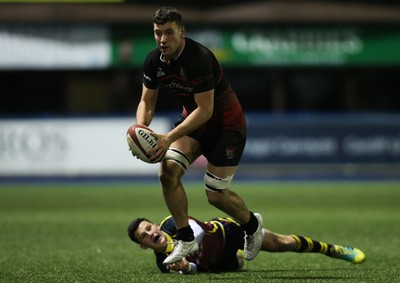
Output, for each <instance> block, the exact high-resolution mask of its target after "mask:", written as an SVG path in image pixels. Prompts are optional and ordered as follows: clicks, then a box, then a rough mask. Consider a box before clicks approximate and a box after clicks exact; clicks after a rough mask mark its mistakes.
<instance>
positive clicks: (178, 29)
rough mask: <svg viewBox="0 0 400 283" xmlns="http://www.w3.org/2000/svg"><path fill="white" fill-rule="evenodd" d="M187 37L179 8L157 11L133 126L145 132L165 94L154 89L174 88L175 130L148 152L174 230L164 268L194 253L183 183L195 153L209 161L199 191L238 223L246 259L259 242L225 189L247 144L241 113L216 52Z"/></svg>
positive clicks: (256, 229)
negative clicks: (177, 103)
mask: <svg viewBox="0 0 400 283" xmlns="http://www.w3.org/2000/svg"><path fill="white" fill-rule="evenodd" d="M185 31H186V28H185V26H184V25H183V22H182V16H181V14H180V13H179V11H178V10H176V9H174V8H170V7H163V8H160V9H159V10H157V11H156V12H155V15H154V17H153V32H154V38H155V41H156V44H157V47H156V48H155V49H153V50H152V51H150V52H149V54H148V55H147V57H146V59H145V61H144V66H143V86H142V87H143V89H142V96H141V100H140V102H139V105H138V108H137V111H136V124H141V125H145V126H149V125H150V123H151V121H152V119H153V117H154V114H155V108H156V102H157V96H158V95H163V94H162V93H160V94H159V93H158V92H159V85H160V84H163V85H164V86H166V87H167V88H169V89H170V90H172V92H173V93H175V94H176V96H177V97H178V99H179V101H180V103H181V105H182V113H181V116H180V118H179V120H178V122H177V123H176V124H175V125H174V127H173V129H172V130H171V131H169V132H168V133H165V134H160V133H154V136H155V137H156V138H157V145H156V146H155V147H154V148H153V149H151V150H150V151H149V152H148V153H149V154H150V155H152V158H151V161H152V162H154V163H156V162H161V166H160V170H159V180H160V183H161V187H162V191H163V196H164V199H165V202H166V205H167V207H168V209H169V211H170V213H171V215H172V217H173V219H174V222H175V225H176V228H177V229H178V231H177V236H176V243H175V245H174V249H173V251H172V252H171V253H170V254H169V256H168V257H167V258H166V259H165V260H164V262H163V263H164V264H165V265H168V264H173V263H175V262H179V261H181V260H182V258H183V257H185V256H187V255H189V254H192V253H194V252H196V251H197V250H198V243H197V242H196V241H195V238H194V234H193V230H192V228H191V227H190V225H189V217H188V200H187V197H186V194H185V190H184V187H183V184H182V181H181V178H182V176H183V175H184V174H185V170H186V169H187V167H188V166H189V165H190V164H191V163H193V162H194V161H195V160H196V159H197V158H198V157H199V156H201V155H203V156H204V157H205V158H206V159H207V169H206V172H205V175H204V185H205V191H206V194H207V198H208V202H209V203H210V204H212V205H213V206H215V207H216V208H218V209H220V210H221V211H223V212H225V213H226V214H228V215H230V216H231V217H233V218H235V219H236V220H237V221H238V222H239V223H240V225H241V227H242V228H243V230H244V231H245V236H244V240H245V245H244V255H245V258H246V259H247V260H252V259H253V258H255V257H256V255H257V254H258V252H259V250H260V247H261V243H262V228H263V227H262V217H261V215H259V214H257V217H256V216H255V215H254V213H253V212H251V211H249V209H248V208H247V206H246V204H245V202H244V200H243V199H242V198H241V197H240V196H239V195H237V194H236V193H235V192H233V191H232V190H230V184H231V181H232V179H233V176H234V175H235V173H236V171H237V169H238V164H239V161H240V158H241V156H242V153H243V150H244V147H245V143H246V120H245V116H244V113H243V109H242V107H241V105H240V103H239V101H238V98H237V96H236V94H235V92H234V91H233V90H232V88H231V86H230V84H229V82H228V81H227V79H226V77H225V75H224V72H223V70H222V68H221V67H220V65H219V62H218V60H217V59H216V57H215V56H214V54H213V53H212V52H211V51H210V50H209V49H207V48H206V47H205V46H203V45H201V44H200V43H198V42H196V41H194V40H192V39H190V38H186V35H185Z"/></svg>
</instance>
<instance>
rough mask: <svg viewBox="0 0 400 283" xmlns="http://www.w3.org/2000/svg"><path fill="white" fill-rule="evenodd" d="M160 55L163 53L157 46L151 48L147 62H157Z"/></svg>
mask: <svg viewBox="0 0 400 283" xmlns="http://www.w3.org/2000/svg"><path fill="white" fill-rule="evenodd" d="M160 55H161V52H160V50H159V49H158V48H157V47H156V48H154V49H152V50H150V52H149V53H147V56H146V59H145V62H146V63H155V62H157V60H159V58H160Z"/></svg>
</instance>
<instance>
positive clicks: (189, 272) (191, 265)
mask: <svg viewBox="0 0 400 283" xmlns="http://www.w3.org/2000/svg"><path fill="white" fill-rule="evenodd" d="M179 273H180V274H185V275H192V274H196V273H197V265H196V264H195V263H193V262H189V264H188V268H187V269H186V270H180V271H179Z"/></svg>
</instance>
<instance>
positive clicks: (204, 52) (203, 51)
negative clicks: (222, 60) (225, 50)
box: [186, 38, 213, 58]
mask: <svg viewBox="0 0 400 283" xmlns="http://www.w3.org/2000/svg"><path fill="white" fill-rule="evenodd" d="M186 46H187V49H188V52H189V53H192V52H193V53H196V58H199V57H200V58H201V57H202V56H210V55H211V56H213V53H212V52H211V50H210V49H208V48H207V47H206V46H204V45H203V44H202V43H200V42H198V41H195V40H193V39H191V38H186Z"/></svg>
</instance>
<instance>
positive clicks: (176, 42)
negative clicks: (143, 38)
mask: <svg viewBox="0 0 400 283" xmlns="http://www.w3.org/2000/svg"><path fill="white" fill-rule="evenodd" d="M153 30H154V38H155V40H156V43H157V46H158V48H159V49H160V51H161V53H162V55H163V56H164V58H166V59H174V58H176V57H177V56H178V54H179V52H180V50H181V49H182V46H183V44H184V39H185V28H184V27H178V25H177V24H176V22H167V23H165V24H163V25H158V24H153Z"/></svg>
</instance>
